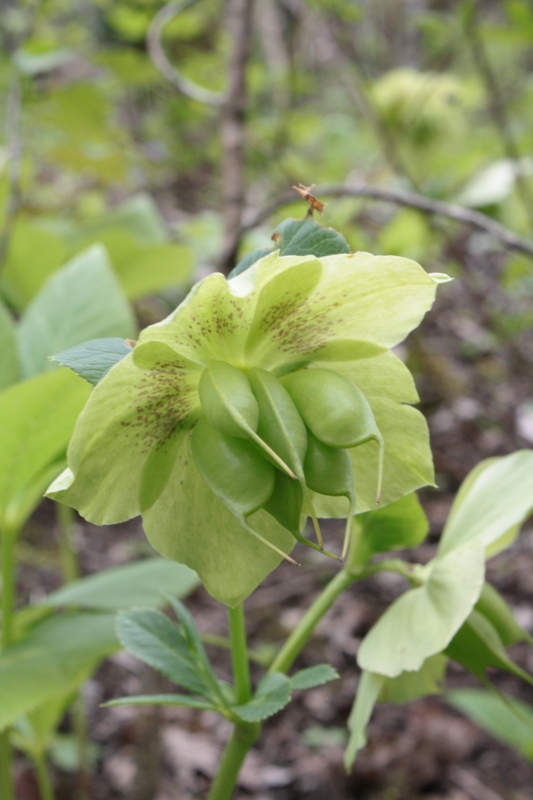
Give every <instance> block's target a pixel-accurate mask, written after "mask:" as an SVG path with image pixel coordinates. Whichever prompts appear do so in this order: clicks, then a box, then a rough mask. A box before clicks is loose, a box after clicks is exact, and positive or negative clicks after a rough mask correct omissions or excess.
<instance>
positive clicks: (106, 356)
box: [51, 338, 132, 386]
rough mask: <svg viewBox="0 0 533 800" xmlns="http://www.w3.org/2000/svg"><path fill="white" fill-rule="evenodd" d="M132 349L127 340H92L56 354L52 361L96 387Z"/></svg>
mask: <svg viewBox="0 0 533 800" xmlns="http://www.w3.org/2000/svg"><path fill="white" fill-rule="evenodd" d="M131 349H132V348H131V345H130V344H128V342H127V341H126V340H125V339H119V338H112V339H109V338H108V339H91V340H90V341H88V342H83V344H78V345H76V347H69V349H68V350H63V351H62V352H61V353H56V354H55V355H53V356H51V360H52V361H57V363H58V364H62V366H64V367H68V368H69V369H71V370H72V371H73V372H75V373H76V375H79V376H80V378H83V379H84V380H86V381H87V382H88V383H92V385H93V386H96V384H97V383H99V382H100V381H101V380H102V378H103V377H104V375H107V373H108V372H109V370H110V369H111V367H114V366H115V364H117V363H118V362H119V361H122V359H123V358H124V356H127V355H129V353H131Z"/></svg>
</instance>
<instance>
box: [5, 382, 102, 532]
mask: <svg viewBox="0 0 533 800" xmlns="http://www.w3.org/2000/svg"><path fill="white" fill-rule="evenodd" d="M89 394H90V387H89V386H88V385H87V384H86V383H85V382H84V381H82V380H80V378H78V377H76V376H75V375H73V374H72V373H71V372H68V371H67V370H57V371H56V372H53V373H48V374H45V375H38V376H37V377H35V378H30V379H29V380H26V381H22V382H21V383H16V384H14V385H13V386H10V387H9V388H8V389H4V391H3V392H1V393H0V419H1V420H2V425H1V426H0V528H3V529H4V530H17V529H18V528H19V527H20V525H22V523H23V522H24V521H25V520H26V518H27V517H28V516H29V514H30V513H31V512H32V511H33V509H34V508H35V506H36V505H37V503H38V502H39V501H40V499H41V497H42V493H43V492H44V490H45V489H46V487H47V486H48V484H49V483H50V482H51V481H52V480H53V479H54V477H56V476H57V475H58V474H59V472H61V470H62V468H63V462H62V459H63V458H64V454H65V451H66V447H67V443H68V441H69V439H70V437H71V435H72V431H73V430H74V423H75V422H76V419H77V417H78V415H79V413H80V411H81V409H82V408H83V406H84V404H85V402H86V400H87V398H88V396H89Z"/></svg>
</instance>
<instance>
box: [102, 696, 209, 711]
mask: <svg viewBox="0 0 533 800" xmlns="http://www.w3.org/2000/svg"><path fill="white" fill-rule="evenodd" d="M102 705H103V707H104V708H108V707H109V706H180V707H181V708H197V709H198V710H199V711H216V710H217V707H216V706H214V705H213V703H210V702H209V701H207V700H202V699H200V698H199V697H191V696H190V695H188V694H140V695H134V696H132V697H119V698H118V699H117V700H110V701H109V702H108V703H102Z"/></svg>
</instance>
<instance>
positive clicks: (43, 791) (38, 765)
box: [34, 753, 55, 800]
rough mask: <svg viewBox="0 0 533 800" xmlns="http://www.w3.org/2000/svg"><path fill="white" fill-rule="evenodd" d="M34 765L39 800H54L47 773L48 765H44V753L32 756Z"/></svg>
mask: <svg viewBox="0 0 533 800" xmlns="http://www.w3.org/2000/svg"><path fill="white" fill-rule="evenodd" d="M34 763H35V770H36V773H37V783H38V784H39V793H40V795H41V800H55V796H54V791H53V789H52V782H51V781H50V773H49V772H48V765H47V763H46V756H45V755H44V753H39V754H38V755H37V754H36V755H35V756H34Z"/></svg>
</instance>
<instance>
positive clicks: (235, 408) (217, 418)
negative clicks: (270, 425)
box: [198, 361, 259, 439]
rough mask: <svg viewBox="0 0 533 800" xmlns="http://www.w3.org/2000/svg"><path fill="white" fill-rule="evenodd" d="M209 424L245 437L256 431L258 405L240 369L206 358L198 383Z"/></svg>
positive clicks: (228, 434) (221, 431) (227, 432)
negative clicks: (206, 363) (207, 361)
mask: <svg viewBox="0 0 533 800" xmlns="http://www.w3.org/2000/svg"><path fill="white" fill-rule="evenodd" d="M198 393H199V395H200V403H201V404H202V411H203V412H204V414H205V417H206V419H207V421H208V422H209V424H210V425H211V426H212V427H213V428H215V429H216V430H217V431H220V433H224V434H226V436H237V437H238V438H240V439H247V438H248V435H249V434H248V431H250V430H252V431H257V423H258V421H259V406H258V405H257V400H256V399H255V397H254V395H253V393H252V389H251V386H250V383H249V382H248V379H247V377H246V375H245V374H244V372H241V370H240V369H237V368H236V367H233V366H232V365H231V364H227V363H226V362H225V361H210V362H209V364H208V366H207V367H206V368H205V370H204V371H203V373H202V377H201V378H200V385H199V386H198Z"/></svg>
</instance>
